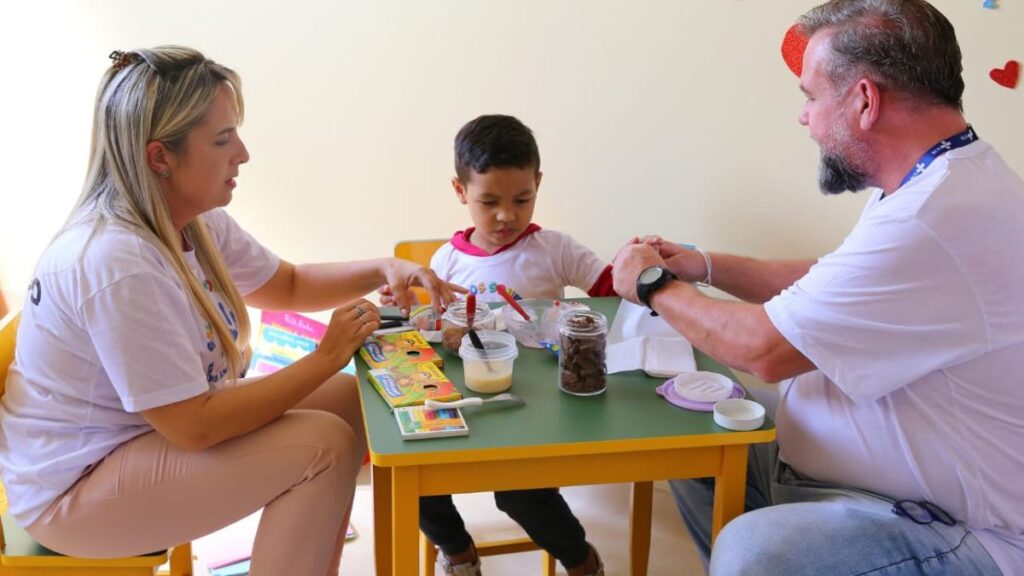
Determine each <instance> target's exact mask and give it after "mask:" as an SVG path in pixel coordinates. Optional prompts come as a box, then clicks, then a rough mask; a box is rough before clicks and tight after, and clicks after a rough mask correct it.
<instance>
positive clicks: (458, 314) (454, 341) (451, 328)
mask: <svg viewBox="0 0 1024 576" xmlns="http://www.w3.org/2000/svg"><path fill="white" fill-rule="evenodd" d="M497 320H498V317H497V316H496V315H495V314H494V312H491V308H490V307H489V306H487V304H486V303H484V302H477V303H476V315H475V316H474V317H473V328H474V329H476V331H477V332H480V331H483V330H494V327H495V323H496V322H497ZM466 332H469V324H468V318H467V317H466V301H465V300H459V301H457V302H452V303H451V305H450V306H448V309H447V310H445V312H444V315H443V316H441V344H442V345H443V346H444V347H445V348H446V349H448V350H449V351H451V352H456V353H458V351H459V347H460V346H461V345H462V337H463V336H465V335H466ZM460 356H461V354H460Z"/></svg>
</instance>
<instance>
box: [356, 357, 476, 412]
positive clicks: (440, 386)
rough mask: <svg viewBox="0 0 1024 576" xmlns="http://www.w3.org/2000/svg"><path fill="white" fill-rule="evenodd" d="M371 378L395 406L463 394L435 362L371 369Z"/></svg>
mask: <svg viewBox="0 0 1024 576" xmlns="http://www.w3.org/2000/svg"><path fill="white" fill-rule="evenodd" d="M370 382H371V383H372V384H373V387H374V388H376V389H377V392H379V393H380V395H381V396H382V397H383V398H384V401H386V402H387V403H388V404H389V405H390V406H391V407H392V408H397V407H399V406H415V405H417V404H423V401H424V400H427V399H428V398H429V399H431V400H441V401H448V400H458V399H459V398H462V394H461V393H459V391H458V389H457V388H455V384H453V383H452V381H451V380H449V379H448V377H447V376H445V375H444V372H442V371H441V369H440V368H438V367H437V366H436V365H435V364H434V363H432V362H416V363H411V364H399V365H397V366H390V367H387V368H374V369H372V370H370Z"/></svg>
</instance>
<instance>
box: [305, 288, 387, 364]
mask: <svg viewBox="0 0 1024 576" xmlns="http://www.w3.org/2000/svg"><path fill="white" fill-rule="evenodd" d="M379 327H380V311H379V310H377V307H376V306H375V305H373V303H371V302H370V301H368V300H365V299H359V300H353V301H352V302H349V303H347V304H343V305H341V306H339V307H338V308H335V310H334V313H333V314H331V321H330V323H329V324H328V325H327V332H326V333H325V334H324V337H323V340H321V341H320V346H318V347H317V349H316V351H315V352H314V353H315V354H322V355H324V357H326V358H328V359H329V360H330V361H331V362H332V363H333V364H336V365H337V369H338V370H341V369H342V368H344V367H345V365H346V364H348V362H349V360H351V359H352V356H353V355H354V354H355V353H356V351H357V350H359V347H360V346H362V345H363V342H365V341H366V338H367V337H368V336H369V335H370V334H371V333H373V331H374V330H376V329H377V328H379Z"/></svg>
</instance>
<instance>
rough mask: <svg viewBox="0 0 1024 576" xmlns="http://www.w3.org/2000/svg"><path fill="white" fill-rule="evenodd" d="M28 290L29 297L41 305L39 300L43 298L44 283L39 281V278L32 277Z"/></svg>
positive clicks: (37, 304) (34, 302)
mask: <svg viewBox="0 0 1024 576" xmlns="http://www.w3.org/2000/svg"><path fill="white" fill-rule="evenodd" d="M28 290H29V297H28V299H29V300H31V301H32V303H33V304H35V305H36V306H39V302H40V301H41V300H42V299H43V285H42V284H40V283H39V278H33V279H32V283H31V284H29V285H28Z"/></svg>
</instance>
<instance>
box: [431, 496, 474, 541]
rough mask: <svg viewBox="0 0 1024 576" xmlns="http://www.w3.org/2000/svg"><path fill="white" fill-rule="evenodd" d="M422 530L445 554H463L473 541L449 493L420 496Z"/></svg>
mask: <svg viewBox="0 0 1024 576" xmlns="http://www.w3.org/2000/svg"><path fill="white" fill-rule="evenodd" d="M420 530H422V531H423V533H424V534H426V535H427V538H429V539H430V541H431V542H433V543H434V545H435V546H437V547H438V548H440V549H441V551H442V552H444V554H445V556H454V555H456V554H461V553H462V552H465V551H466V549H468V548H469V546H470V544H472V543H473V539H472V538H471V537H470V535H469V532H467V531H466V523H465V522H463V520H462V516H461V515H460V514H459V511H458V509H456V508H455V502H453V501H452V497H451V496H448V495H443V496H422V497H421V498H420Z"/></svg>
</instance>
